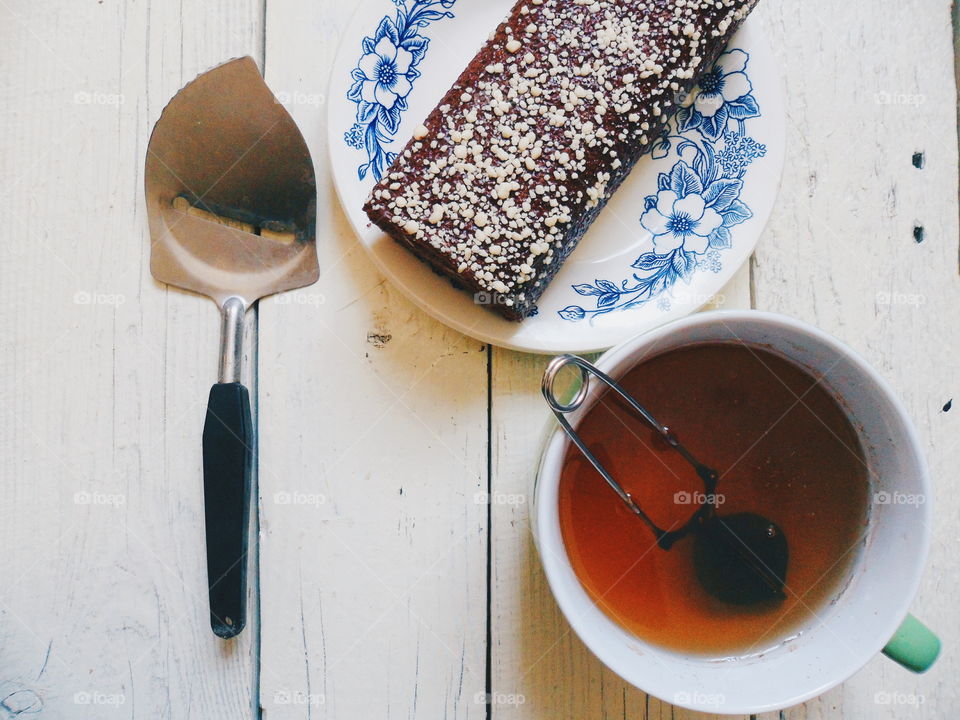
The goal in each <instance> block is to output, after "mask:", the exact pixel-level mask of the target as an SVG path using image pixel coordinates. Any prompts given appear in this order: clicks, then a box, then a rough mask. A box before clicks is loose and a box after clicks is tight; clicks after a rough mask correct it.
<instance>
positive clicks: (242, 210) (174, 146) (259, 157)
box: [144, 57, 319, 638]
mask: <svg viewBox="0 0 960 720" xmlns="http://www.w3.org/2000/svg"><path fill="white" fill-rule="evenodd" d="M144 185H145V189H146V201H147V216H148V219H149V224H150V237H151V243H152V244H151V251H150V271H151V272H152V273H153V276H154V277H155V278H156V279H157V280H159V281H160V282H163V283H167V284H169V285H176V286H177V287H180V288H183V289H185V290H191V291H193V292H196V293H200V294H202V295H206V296H208V297H209V298H211V299H212V300H213V301H214V302H216V303H217V305H218V306H219V308H220V313H221V319H222V329H221V333H220V377H219V380H218V382H217V383H216V384H215V385H214V386H213V387H212V388H211V389H210V397H209V400H208V403H207V414H206V420H205V423H204V427H203V493H204V518H205V526H206V541H207V579H208V588H209V600H210V625H211V627H212V628H213V632H214V633H215V634H216V635H218V636H219V637H222V638H229V637H233V636H235V635H237V634H238V633H239V632H240V631H241V630H243V627H244V625H245V624H246V595H247V590H246V579H247V578H246V575H247V557H246V556H247V536H248V522H249V514H250V494H251V491H252V489H251V473H252V469H253V467H254V465H255V462H256V457H255V452H256V450H255V448H256V429H255V428H254V427H253V424H252V422H251V414H250V398H249V393H248V392H247V388H246V387H244V385H243V384H242V383H241V380H240V369H241V361H242V346H243V319H244V314H245V313H246V311H247V310H248V309H249V308H250V307H251V306H252V305H253V303H255V302H256V301H257V300H258V299H259V298H262V297H264V296H266V295H271V294H273V293H277V292H282V291H284V290H291V289H293V288H298V287H303V286H305V285H310V284H312V283H313V282H315V281H316V280H317V277H318V276H319V268H318V266H317V252H316V245H315V226H316V183H315V180H314V171H313V163H312V161H311V159H310V152H309V150H308V149H307V145H306V143H305V142H304V139H303V136H302V135H301V134H300V131H299V130H298V129H297V126H296V124H294V122H293V119H292V118H291V117H290V115H289V114H288V113H287V111H286V110H285V109H284V107H283V106H282V105H281V104H280V103H279V102H278V101H277V100H276V98H274V96H273V93H271V92H270V89H269V88H268V87H267V85H266V83H264V81H263V78H262V77H261V76H260V72H259V70H258V69H257V66H256V63H254V61H253V59H252V58H249V57H244V58H239V59H235V60H231V61H229V62H227V63H224V64H223V65H220V66H218V67H215V68H213V69H212V70H209V71H207V72H205V73H203V74H202V75H200V76H199V77H197V78H196V79H195V80H194V81H193V82H191V83H190V84H189V85H187V86H185V87H184V88H183V89H181V90H180V92H178V93H177V94H176V95H175V96H174V97H173V98H172V99H171V100H170V103H169V104H168V105H167V106H166V108H164V110H163V113H162V114H161V116H160V119H159V120H158V121H157V124H156V125H155V126H154V129H153V134H152V135H151V136H150V142H149V144H148V146H147V158H146V167H145V170H144Z"/></svg>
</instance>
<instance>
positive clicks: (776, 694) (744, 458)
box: [533, 311, 940, 714]
mask: <svg viewBox="0 0 960 720" xmlns="http://www.w3.org/2000/svg"><path fill="white" fill-rule="evenodd" d="M566 360H570V361H571V363H570V364H572V365H574V366H576V367H577V368H579V369H580V371H581V374H580V376H579V378H578V380H579V383H580V384H579V386H578V387H575V391H573V392H572V393H569V394H568V397H567V398H566V399H563V400H559V399H557V398H556V397H555V395H554V393H558V392H559V390H558V389H557V384H558V383H559V380H558V377H557V374H558V373H560V374H562V371H559V370H558V368H559V367H560V366H562V365H563V364H564V362H565V359H562V358H561V359H558V360H556V361H555V362H554V363H552V364H551V368H550V369H548V375H547V376H546V377H545V386H544V394H545V396H547V398H548V401H549V402H550V403H551V405H552V407H553V408H554V411H555V412H556V413H557V415H558V417H559V418H560V420H561V426H560V427H557V428H556V430H555V431H554V432H552V434H551V435H550V437H549V439H548V441H547V444H546V447H545V449H544V453H543V456H542V459H541V464H540V468H539V472H538V476H537V482H536V489H535V500H534V510H533V530H534V536H535V541H536V545H537V549H538V551H539V554H540V557H541V560H542V562H543V566H544V569H545V572H546V576H547V579H548V581H549V584H550V588H551V590H552V591H553V594H554V596H555V597H556V600H557V603H558V604H559V606H560V608H561V610H562V611H563V613H564V615H565V616H566V618H567V620H568V621H569V622H570V625H571V626H572V627H573V629H574V631H575V632H576V633H577V634H578V635H579V636H580V638H581V639H582V640H583V642H584V643H585V644H586V645H587V646H588V647H589V648H590V649H591V651H592V652H593V653H594V654H595V655H596V656H597V657H598V658H599V659H600V660H601V661H602V662H604V664H606V665H607V666H608V667H609V668H610V669H612V670H613V671H614V672H616V673H617V674H619V675H620V676H621V677H623V678H624V679H625V680H626V681H628V682H630V683H631V684H633V685H635V686H636V687H638V688H640V689H641V690H643V691H645V692H647V693H649V694H651V695H654V696H656V697H658V698H661V699H662V700H665V701H667V702H670V703H673V704H676V705H680V706H683V707H686V708H690V709H693V710H699V711H704V712H713V713H724V714H750V713H761V712H767V711H772V710H778V709H782V708H785V707H789V706H791V705H795V704H798V703H802V702H804V701H805V700H808V699H810V698H812V697H814V696H816V695H819V694H821V693H823V692H825V691H826V690H828V689H830V688H831V687H833V686H835V685H837V684H839V683H841V682H843V681H844V680H845V679H847V678H848V677H850V676H851V675H852V674H853V673H855V672H856V671H857V670H858V669H860V668H861V667H862V666H863V665H865V664H866V663H867V662H868V661H869V660H870V659H871V658H872V657H873V656H874V655H876V654H877V653H878V652H881V651H882V652H884V653H885V654H886V655H888V656H889V657H891V658H892V659H893V660H895V661H897V662H899V663H900V664H902V665H904V666H905V667H907V668H908V669H910V670H913V671H915V672H922V671H924V670H926V669H927V668H928V667H929V666H930V665H931V664H932V663H933V662H934V660H935V659H936V657H937V654H938V653H939V649H940V643H939V640H938V639H937V637H936V636H935V635H934V634H933V633H932V632H931V631H930V630H929V629H927V628H926V626H924V625H923V624H922V623H921V622H920V621H919V620H917V619H916V618H914V617H913V616H912V615H910V614H909V607H910V603H911V602H912V600H913V597H914V594H915V593H916V590H917V587H918V585H919V582H920V577H921V573H922V571H923V566H924V562H925V559H926V555H927V551H928V547H929V544H930V527H931V522H930V519H931V511H932V495H931V487H930V481H929V477H928V471H927V466H926V463H925V460H924V458H923V454H922V452H921V445H920V442H919V440H918V438H917V434H916V431H915V430H914V428H913V426H912V424H911V422H910V419H909V418H908V417H907V414H906V411H905V410H904V407H903V405H902V404H901V403H900V401H899V400H898V399H897V397H896V396H895V395H894V394H893V392H892V391H891V389H890V387H889V386H888V385H887V383H886V382H885V381H884V380H883V378H882V377H880V375H879V374H878V373H877V372H876V371H875V370H874V369H873V368H871V367H870V366H869V365H868V364H867V363H866V362H865V361H864V360H863V359H862V358H861V357H860V356H859V355H857V354H856V353H855V352H854V351H853V350H851V349H850V348H849V347H847V346H846V345H844V344H843V343H841V342H840V341H838V340H836V339H835V338H833V337H831V336H829V335H828V334H826V333H824V332H822V331H820V330H818V329H817V328H814V327H812V326H810V325H806V324H804V323H801V322H799V321H797V320H794V319H791V318H788V317H785V316H781V315H775V314H772V313H765V312H758V311H716V312H708V313H701V314H697V315H693V316H690V317H688V318H685V319H682V320H679V321H677V322H674V323H671V324H669V325H665V326H663V327H661V328H658V329H656V330H653V331H651V332H648V333H644V334H643V335H640V336H637V337H635V338H633V339H631V340H628V341H627V342H625V343H623V344H621V345H619V346H617V347H615V348H613V349H611V350H609V351H608V352H606V353H604V354H603V355H602V356H601V357H600V358H599V360H597V361H596V364H595V367H594V366H592V365H591V364H590V363H587V362H585V361H583V360H582V359H576V358H566ZM587 368H589V369H590V371H589V372H588V371H587ZM574 374H575V373H574ZM575 380H577V378H575ZM601 380H603V381H602V382H601ZM574 385H576V383H574ZM611 387H613V388H614V389H611ZM614 390H616V392H615V391H614Z"/></svg>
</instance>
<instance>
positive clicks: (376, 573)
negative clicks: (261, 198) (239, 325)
mask: <svg viewBox="0 0 960 720" xmlns="http://www.w3.org/2000/svg"><path fill="white" fill-rule="evenodd" d="M267 10H268V13H267V50H266V57H267V63H266V77H267V81H268V82H269V84H270V85H271V87H272V88H273V90H274V92H276V93H277V94H278V95H279V96H280V97H289V98H293V99H295V98H298V97H299V98H303V99H304V100H305V101H304V102H295V101H294V102H291V103H289V104H288V109H289V110H290V111H291V113H292V114H293V116H294V118H295V119H296V120H297V122H298V123H299V124H300V127H301V128H302V129H303V131H304V134H305V136H306V139H307V142H308V144H309V146H310V149H311V153H312V154H313V157H314V162H315V163H316V165H317V168H318V170H319V172H318V178H319V183H318V185H319V188H318V190H319V203H318V208H319V213H318V232H317V237H318V241H317V246H318V253H319V256H320V270H321V277H320V281H319V282H318V283H317V284H316V285H315V286H313V287H312V288H309V289H306V290H304V291H300V292H299V293H294V294H293V295H292V296H291V299H292V301H291V302H289V303H288V302H286V300H285V299H284V300H283V302H281V300H280V299H277V300H274V301H267V302H264V303H262V304H261V313H260V340H261V343H260V388H261V395H260V410H261V420H260V428H261V466H260V470H261V480H260V486H261V502H262V508H261V514H262V515H261V516H262V542H261V546H260V547H261V555H260V568H261V577H262V579H261V589H262V609H263V612H262V618H263V650H262V659H261V663H262V664H261V673H260V691H261V701H260V702H261V705H262V707H263V712H264V716H265V717H268V718H283V719H286V718H344V719H346V718H361V717H371V718H375V717H422V718H440V717H459V718H482V717H484V716H485V713H486V704H485V698H484V697H483V693H484V690H485V639H486V613H487V606H486V573H487V554H486V553H487V535H486V531H487V527H486V525H487V505H486V502H485V496H484V493H485V491H486V489H487V363H488V359H487V358H488V353H487V348H486V346H485V345H483V344H481V343H479V342H477V341H475V340H471V339H468V338H465V337H463V336H461V335H459V334H458V333H456V332H454V331H452V330H449V329H447V328H445V327H443V326H442V325H440V324H439V323H437V322H436V321H434V320H432V319H430V318H428V317H427V316H425V315H424V314H423V313H422V312H420V311H419V310H417V309H415V308H414V307H413V305H411V304H410V303H409V302H408V301H407V300H406V299H405V298H404V297H403V296H402V295H401V294H400V292H399V291H398V290H396V289H395V288H393V287H392V286H391V285H389V284H388V283H386V282H385V280H384V278H383V277H382V276H380V275H379V274H378V273H377V272H376V271H375V270H374V269H373V267H372V264H371V262H370V260H369V258H367V257H366V254H365V253H364V251H363V250H362V248H361V247H360V246H359V245H358V244H357V241H356V239H355V237H354V235H353V233H352V231H351V229H350V228H349V226H348V225H347V222H346V218H345V217H344V215H343V213H342V212H341V210H340V207H339V203H338V202H337V200H336V197H335V196H334V192H333V189H332V185H331V182H330V173H329V171H328V164H327V163H328V159H327V147H326V140H325V138H326V108H325V107H324V106H323V105H322V103H319V102H310V99H311V98H312V99H314V100H318V98H317V97H316V96H317V95H318V94H322V93H324V92H325V91H326V80H327V78H326V72H327V68H329V67H330V65H331V62H332V59H333V56H334V52H335V51H336V49H337V42H338V38H339V34H340V31H341V29H342V28H343V26H344V24H345V22H346V20H347V19H348V16H349V14H350V13H351V12H352V11H353V10H354V6H353V5H352V4H349V3H341V4H339V5H338V4H335V3H314V4H307V5H304V4H303V3H301V2H294V1H293V0H271V1H270V2H269V4H268V6H267ZM344 129H346V128H344ZM341 132H342V131H341Z"/></svg>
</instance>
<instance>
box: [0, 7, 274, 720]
mask: <svg viewBox="0 0 960 720" xmlns="http://www.w3.org/2000/svg"><path fill="white" fill-rule="evenodd" d="M0 22H2V23H3V25H4V27H6V28H7V30H8V32H6V33H5V37H4V42H3V44H2V47H0V64H2V65H3V67H4V72H5V78H6V81H5V83H4V87H3V90H2V91H0V92H2V93H3V102H2V104H0V105H2V109H0V113H2V117H3V122H2V126H3V128H4V139H3V143H2V145H0V172H2V177H3V193H2V195H0V206H2V208H3V214H4V217H5V219H6V220H5V222H4V223H3V229H2V231H0V232H2V235H3V237H2V239H0V326H2V327H3V328H4V329H3V333H2V341H0V342H2V348H0V362H2V373H0V377H2V380H0V398H2V403H0V457H2V460H0V462H2V476H3V480H4V487H5V492H4V502H3V515H2V522H0V544H2V546H3V547H4V548H5V549H6V551H5V552H4V553H3V556H2V557H0V572H2V575H3V577H4V582H3V584H2V587H0V638H2V639H0V668H2V671H0V697H2V698H4V699H3V701H2V705H0V708H2V709H3V710H6V711H8V712H9V713H10V714H11V716H12V715H14V714H17V713H18V712H21V711H22V712H23V713H28V712H40V713H41V714H42V716H43V717H55V718H68V719H69V718H78V717H107V716H108V715H109V714H111V713H123V714H124V715H125V716H129V717H144V718H146V717H151V718H154V717H156V718H159V717H190V718H210V717H223V716H226V715H229V716H231V717H244V716H248V715H249V713H250V711H251V702H250V698H251V694H252V688H253V671H254V664H253V662H252V654H251V653H252V648H253V643H252V640H253V639H254V637H255V634H256V627H255V625H254V627H252V628H251V629H249V630H248V631H247V632H246V633H244V635H243V636H241V638H240V639H239V640H237V641H231V642H229V643H224V642H223V641H221V640H219V639H217V638H215V637H214V636H213V635H212V633H211V632H210V630H209V624H208V614H207V613H208V611H207V602H206V570H205V560H204V555H203V509H202V508H203V505H202V492H201V490H202V483H201V475H200V432H201V427H202V422H203V414H204V405H205V400H206V395H207V392H208V389H209V386H210V384H211V383H212V382H214V381H215V380H216V363H217V337H218V332H219V331H218V316H217V311H216V308H215V306H214V305H213V304H212V303H211V302H209V301H207V300H204V299H202V298H199V297H197V296H193V295H188V294H186V293H180V292H177V291H173V290H169V291H168V290H166V289H165V288H164V287H162V286H160V285H158V284H157V283H155V282H153V280H152V279H151V277H150V274H149V269H148V255H149V243H148V233H147V227H146V218H145V214H144V213H145V211H144V204H143V199H142V193H143V190H142V187H143V172H142V168H143V160H144V154H145V150H146V139H147V137H148V134H149V132H150V130H151V128H152V125H153V123H154V121H155V120H156V119H157V117H158V116H159V113H160V110H161V109H162V107H163V105H164V104H165V103H166V101H167V99H168V98H169V97H170V96H171V95H172V94H173V93H174V92H175V91H176V90H177V89H178V88H179V87H180V86H181V85H182V84H183V82H185V81H186V80H188V79H190V78H192V77H193V76H194V75H195V74H196V73H197V72H199V71H201V70H204V69H206V68H207V67H209V66H211V65H213V64H216V63H218V62H220V61H221V60H223V59H224V58H227V57H230V56H232V55H237V54H242V53H244V52H250V51H253V52H256V51H257V49H258V48H259V47H260V38H261V36H262V14H261V13H260V11H259V8H258V3H257V2H256V0H203V1H200V0H184V2H183V3H179V4H169V3H167V4H163V3H153V4H152V5H151V4H149V3H148V4H144V3H136V2H119V3H117V2H114V3H101V4H97V3H75V2H66V1H58V2H48V3H44V5H43V7H40V6H39V5H36V4H32V3H29V2H22V1H16V2H5V3H2V5H0ZM0 715H4V716H5V717H6V716H7V713H4V712H0Z"/></svg>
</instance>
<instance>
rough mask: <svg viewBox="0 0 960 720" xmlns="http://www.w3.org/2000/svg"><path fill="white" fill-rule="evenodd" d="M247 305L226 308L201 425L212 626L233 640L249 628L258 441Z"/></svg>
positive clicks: (231, 303) (235, 300) (234, 302)
mask: <svg viewBox="0 0 960 720" xmlns="http://www.w3.org/2000/svg"><path fill="white" fill-rule="evenodd" d="M245 311H246V303H245V302H244V301H243V300H242V299H241V298H239V297H231V298H228V299H227V300H226V301H225V302H224V303H223V306H222V328H221V335H220V380H219V382H218V383H216V384H215V385H214V386H213V387H212V388H210V398H209V400H208V402H207V416H206V421H205V423H204V426H203V507H204V520H205V525H206V540H207V585H208V590H209V600H210V627H211V628H212V629H213V632H214V634H215V635H217V636H218V637H221V638H231V637H234V636H235V635H237V634H239V633H240V631H241V630H243V628H244V625H246V609H247V537H248V524H249V516H250V490H251V477H252V472H253V462H254V447H255V444H256V437H255V433H254V428H253V422H252V417H251V413H250V394H249V393H248V392H247V388H246V387H244V385H243V384H242V383H241V382H240V366H241V353H242V345H243V316H244V313H245Z"/></svg>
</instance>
